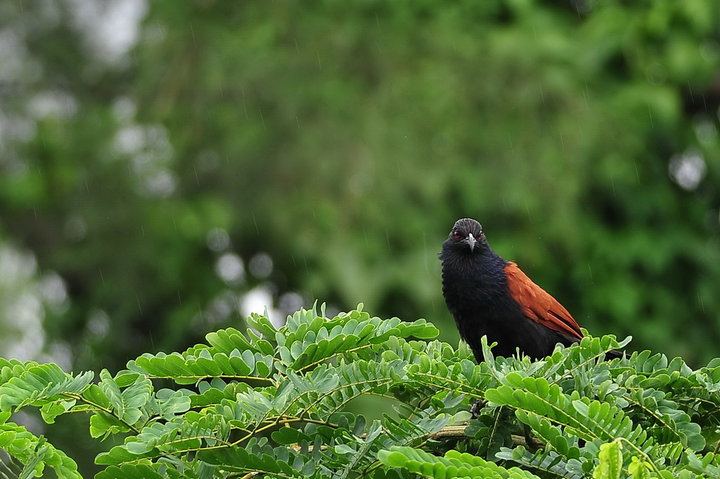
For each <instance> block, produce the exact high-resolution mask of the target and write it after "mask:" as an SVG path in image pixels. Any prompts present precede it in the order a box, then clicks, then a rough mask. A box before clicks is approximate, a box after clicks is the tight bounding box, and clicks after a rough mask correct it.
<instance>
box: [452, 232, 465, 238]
mask: <svg viewBox="0 0 720 479" xmlns="http://www.w3.org/2000/svg"><path fill="white" fill-rule="evenodd" d="M452 235H453V238H455V239H460V238H462V237H463V235H462V234H461V233H460V232H459V231H453V234H452Z"/></svg>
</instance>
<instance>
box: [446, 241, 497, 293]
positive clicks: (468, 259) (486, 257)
mask: <svg viewBox="0 0 720 479" xmlns="http://www.w3.org/2000/svg"><path fill="white" fill-rule="evenodd" d="M448 253H449V252H448ZM441 259H442V262H443V274H451V275H453V276H457V277H458V279H468V280H474V281H478V282H481V283H489V284H493V283H497V282H498V281H500V280H501V279H504V277H505V275H504V274H503V268H505V265H507V261H505V260H504V259H503V258H502V257H500V255H498V254H497V253H495V252H494V251H493V250H492V249H490V246H487V245H486V246H485V247H484V248H483V249H482V250H480V251H477V252H475V253H468V254H443V255H441Z"/></svg>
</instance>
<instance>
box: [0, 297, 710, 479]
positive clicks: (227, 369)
mask: <svg viewBox="0 0 720 479" xmlns="http://www.w3.org/2000/svg"><path fill="white" fill-rule="evenodd" d="M248 323H249V324H250V326H251V328H250V329H248V330H247V332H246V333H245V334H243V333H241V332H240V331H238V330H236V329H233V328H228V329H223V330H220V331H217V332H213V333H210V334H208V335H207V336H206V343H205V344H199V345H196V346H194V347H192V348H189V349H188V350H186V351H184V352H182V353H177V352H175V353H171V354H164V353H158V354H143V355H142V356H140V357H138V358H137V359H135V360H132V361H130V362H128V364H127V368H126V369H124V370H122V371H120V372H118V373H117V374H115V375H112V374H110V373H109V372H108V371H107V370H102V371H100V372H99V373H98V374H97V375H95V374H94V373H92V372H83V373H80V374H69V373H65V372H63V371H62V370H61V369H60V368H59V367H58V366H57V365H55V364H38V363H35V362H24V363H23V362H19V361H16V360H4V359H3V360H0V368H1V369H0V447H1V448H2V449H3V450H4V451H5V452H6V454H7V456H8V457H9V458H11V459H10V460H8V461H7V462H8V464H7V465H6V466H5V469H7V470H9V471H14V472H15V473H17V474H18V475H22V476H23V477H29V476H31V475H33V474H35V475H41V474H43V473H44V472H45V470H46V468H51V469H53V470H54V471H55V473H56V474H57V475H58V476H59V477H80V475H79V473H78V471H77V466H76V464H75V462H74V461H73V460H72V459H71V458H69V457H68V456H67V455H66V454H64V453H63V452H62V451H61V450H60V449H58V448H56V447H55V446H53V445H51V444H48V443H47V441H45V440H44V439H43V438H42V437H38V436H35V435H33V434H31V433H30V432H29V431H28V430H26V429H25V428H24V427H23V426H20V425H18V424H15V423H13V422H11V421H10V419H11V414H12V413H13V412H16V411H19V410H21V409H23V408H26V407H28V406H34V407H36V408H39V410H40V413H41V415H42V418H43V419H44V421H45V422H47V423H48V424H52V423H53V422H54V421H55V419H56V418H57V417H58V416H60V415H62V414H68V413H86V414H88V415H89V418H90V421H89V424H90V428H89V431H90V434H91V436H92V437H93V438H97V439H98V440H99V441H101V440H102V439H104V438H107V437H109V436H113V437H116V438H118V437H119V438H124V440H123V441H122V444H119V445H115V446H112V447H109V448H106V450H105V451H104V452H102V453H101V454H99V455H98V456H97V457H96V458H95V462H96V463H97V464H99V465H102V466H104V467H105V468H104V469H103V470H102V471H101V472H100V473H98V474H97V476H96V477H98V478H100V479H107V478H115V477H123V478H132V477H138V478H154V477H176V478H181V477H185V478H194V477H242V476H245V475H248V474H255V473H260V474H265V475H266V476H269V477H282V478H295V477H297V478H301V477H302V478H308V477H317V478H320V477H333V478H352V477H364V476H368V477H377V478H386V477H388V478H390V477H393V478H401V477H412V476H413V475H415V474H419V475H421V476H428V477H434V478H438V479H440V478H445V477H493V478H531V477H565V478H580V477H594V478H620V477H633V478H650V477H662V478H670V477H682V478H686V477H687V478H690V477H697V476H702V477H720V459H718V457H717V456H716V454H715V452H717V451H716V449H717V447H718V424H720V420H719V419H720V417H719V411H720V396H718V392H719V391H720V360H713V361H712V362H711V363H710V364H709V365H708V366H706V367H704V368H701V369H699V370H692V369H690V368H689V367H688V366H687V365H686V364H685V363H684V362H683V361H682V360H681V359H680V358H675V359H672V360H668V359H667V358H666V357H665V356H663V355H660V354H653V353H651V352H649V351H642V352H636V353H633V354H632V355H630V356H629V357H625V358H622V359H614V360H612V361H606V360H605V354H606V352H607V351H609V350H611V349H617V348H623V347H624V346H625V345H626V344H627V342H628V341H627V340H626V341H623V342H618V341H617V340H616V339H615V338H614V337H612V336H605V337H602V338H591V337H587V338H585V339H584V340H583V341H582V342H581V343H580V344H578V345H576V346H573V347H571V348H560V347H558V349H557V350H556V351H555V352H554V353H553V354H552V355H551V356H549V357H548V358H546V359H545V360H542V361H536V362H533V361H530V360H529V359H528V358H494V357H493V355H492V352H491V349H490V347H488V346H487V345H485V347H484V352H485V357H486V361H485V362H484V363H482V364H476V363H475V362H474V361H473V359H472V354H471V352H470V351H469V350H468V348H467V347H465V346H460V347H459V348H457V349H455V348H453V347H452V346H450V345H449V344H446V343H442V342H439V341H436V340H432V339H433V338H434V337H436V335H437V333H438V331H437V329H436V328H435V326H433V325H432V324H430V323H428V322H427V321H425V320H422V319H420V320H417V321H414V322H403V321H401V320H399V319H397V318H392V319H386V320H382V319H380V318H377V317H371V316H370V315H369V314H368V313H366V312H363V311H362V308H361V307H360V308H358V309H357V310H355V311H351V312H349V313H342V314H339V315H338V316H336V317H334V318H327V317H325V314H324V311H323V308H320V311H317V310H316V309H313V310H301V311H298V312H297V313H295V314H294V315H293V316H291V317H289V318H288V321H287V324H286V325H285V326H283V327H281V328H276V327H275V326H273V325H272V323H270V321H269V320H268V319H267V318H266V317H264V316H259V315H253V316H252V317H250V318H249V319H248ZM364 396H379V397H381V398H383V400H384V401H385V402H386V403H388V404H392V406H393V407H394V410H395V411H394V412H393V413H385V414H377V415H376V416H377V417H374V418H373V417H369V416H368V415H363V414H360V413H357V412H353V408H352V407H349V404H350V403H351V402H352V401H354V400H355V399H357V398H360V397H364ZM471 407H473V410H474V412H475V413H476V414H475V415H476V417H474V418H472V417H471V415H470V413H469V410H470V409H471ZM20 464H21V465H20ZM248 477H249V476H248Z"/></svg>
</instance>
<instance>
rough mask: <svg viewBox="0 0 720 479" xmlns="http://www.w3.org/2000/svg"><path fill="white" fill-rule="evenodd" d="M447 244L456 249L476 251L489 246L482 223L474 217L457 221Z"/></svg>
mask: <svg viewBox="0 0 720 479" xmlns="http://www.w3.org/2000/svg"><path fill="white" fill-rule="evenodd" d="M445 245H446V246H448V247H450V248H452V249H453V250H456V251H464V252H466V253H475V252H478V251H481V250H482V249H483V248H485V247H486V246H487V240H486V239H485V235H484V234H483V231H482V225H481V224H480V223H478V222H477V221H475V220H474V219H472V218H461V219H459V220H457V221H456V222H455V224H454V225H453V228H452V230H450V235H449V236H448V239H447V240H446V241H445Z"/></svg>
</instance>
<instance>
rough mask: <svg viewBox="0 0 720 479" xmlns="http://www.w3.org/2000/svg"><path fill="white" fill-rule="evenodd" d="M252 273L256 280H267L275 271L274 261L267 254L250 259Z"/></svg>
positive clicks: (260, 254) (249, 265) (259, 254)
mask: <svg viewBox="0 0 720 479" xmlns="http://www.w3.org/2000/svg"><path fill="white" fill-rule="evenodd" d="M248 267H249V268H250V272H251V273H252V275H253V276H255V277H256V278H267V277H268V276H270V273H272V270H273V260H272V258H271V257H270V255H269V254H267V253H258V254H256V255H255V256H253V257H252V258H250V264H248Z"/></svg>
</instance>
